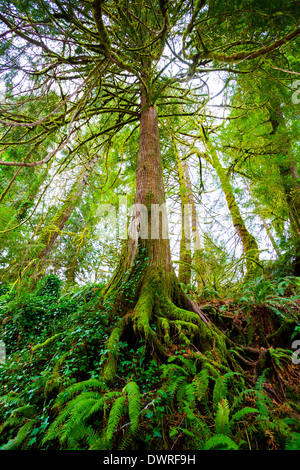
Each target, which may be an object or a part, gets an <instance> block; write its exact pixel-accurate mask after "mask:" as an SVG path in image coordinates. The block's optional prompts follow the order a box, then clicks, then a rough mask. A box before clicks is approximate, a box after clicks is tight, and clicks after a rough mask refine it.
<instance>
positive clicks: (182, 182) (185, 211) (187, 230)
mask: <svg viewBox="0 0 300 470" xmlns="http://www.w3.org/2000/svg"><path fill="white" fill-rule="evenodd" d="M172 140H173V147H174V150H175V155H176V162H177V172H178V180H179V194H180V209H181V235H180V250H179V270H178V280H179V282H180V283H183V284H190V283H191V274H192V270H191V263H192V251H191V223H190V216H191V214H190V204H189V202H190V201H189V197H188V190H187V185H186V179H185V172H184V168H183V165H182V162H181V158H180V155H179V152H178V149H177V146H176V142H175V139H174V138H173V139H172Z"/></svg>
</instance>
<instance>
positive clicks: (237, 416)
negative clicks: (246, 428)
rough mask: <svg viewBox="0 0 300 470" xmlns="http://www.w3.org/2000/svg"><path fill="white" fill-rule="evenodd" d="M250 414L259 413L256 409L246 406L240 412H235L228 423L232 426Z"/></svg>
mask: <svg viewBox="0 0 300 470" xmlns="http://www.w3.org/2000/svg"><path fill="white" fill-rule="evenodd" d="M250 413H259V410H258V409H257V408H251V407H249V406H246V407H245V408H242V409H241V410H239V411H237V412H236V413H235V414H234V415H233V416H232V418H231V420H230V422H231V424H233V423H234V422H235V421H240V420H241V419H242V418H244V416H246V415H248V414H250Z"/></svg>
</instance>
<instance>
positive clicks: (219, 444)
mask: <svg viewBox="0 0 300 470" xmlns="http://www.w3.org/2000/svg"><path fill="white" fill-rule="evenodd" d="M238 448H239V446H238V445H237V444H236V443H235V442H234V441H233V440H232V439H230V437H228V436H224V435H221V436H218V435H217V436H213V437H211V438H210V439H208V441H206V442H205V444H204V450H238Z"/></svg>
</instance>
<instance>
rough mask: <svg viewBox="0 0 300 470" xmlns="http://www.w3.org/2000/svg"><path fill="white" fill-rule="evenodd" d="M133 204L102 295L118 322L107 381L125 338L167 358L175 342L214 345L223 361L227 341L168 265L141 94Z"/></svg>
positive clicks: (158, 166) (151, 122)
mask: <svg viewBox="0 0 300 470" xmlns="http://www.w3.org/2000/svg"><path fill="white" fill-rule="evenodd" d="M135 204H136V206H135V209H134V213H133V221H132V224H131V231H130V236H129V238H128V240H127V242H126V243H125V244H124V246H123V250H122V253H121V259H120V263H119V267H118V268H117V270H116V272H115V274H114V276H113V278H112V280H111V281H110V283H109V284H108V286H107V289H106V290H105V292H104V300H105V301H106V302H111V305H112V309H111V316H112V319H113V318H115V317H116V316H117V317H118V318H119V321H118V322H117V325H116V327H115V328H114V329H113V331H112V333H111V336H110V338H109V340H108V341H107V344H106V349H107V350H108V354H107V356H105V358H104V359H105V360H104V365H103V371H102V377H103V378H104V379H105V380H112V379H113V378H114V376H115V374H116V369H117V360H118V351H119V343H120V340H121V338H123V337H125V338H126V341H127V342H131V345H132V347H134V346H135V343H136V342H137V341H138V340H139V339H140V338H144V339H145V340H146V344H147V345H150V348H151V350H152V351H153V354H155V355H158V357H160V356H162V355H166V354H169V353H168V348H172V347H173V346H172V343H173V345H174V342H175V341H176V340H177V341H179V342H181V344H185V345H187V344H189V345H191V342H192V341H195V343H196V344H197V349H200V350H207V349H210V348H213V346H214V344H215V345H216V348H217V349H218V350H219V351H222V353H221V355H222V356H223V358H224V357H225V354H226V353H225V350H226V347H225V338H224V337H223V336H222V334H220V333H218V334H217V332H216V331H215V329H214V326H213V325H211V324H210V323H209V322H208V320H207V319H206V318H205V316H204V314H203V313H202V312H201V310H200V309H199V308H198V307H197V306H196V305H195V304H194V303H193V302H192V301H191V300H190V299H189V298H188V297H187V296H186V294H185V293H184V292H183V291H182V289H181V287H180V284H179V282H178V279H177V278H176V276H175V273H174V270H173V267H172V263H171V251H170V242H169V238H168V235H167V230H166V229H167V227H164V228H165V230H163V228H162V225H163V224H159V219H160V217H158V209H159V208H162V209H163V208H164V204H165V192H164V184H163V170H162V160H161V153H160V142H159V130H158V119H157V111H156V108H155V107H153V106H151V104H149V103H147V100H146V96H145V94H142V98H141V118H140V144H139V154H138V163H137V169H136V197H135ZM162 219H166V214H164V215H163V217H162ZM166 222H167V221H166V220H165V224H166ZM159 225H160V227H159ZM171 337H172V339H173V341H171V340H170V338H171ZM175 338H176V340H175Z"/></svg>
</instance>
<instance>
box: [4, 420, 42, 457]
mask: <svg viewBox="0 0 300 470" xmlns="http://www.w3.org/2000/svg"><path fill="white" fill-rule="evenodd" d="M35 423H36V419H33V420H30V421H27V422H26V423H25V424H24V425H23V426H22V427H21V428H20V429H19V431H18V433H17V435H16V437H14V438H13V439H10V440H9V441H8V443H7V444H5V445H4V446H2V447H1V450H16V449H19V448H20V447H21V446H22V444H23V442H24V441H25V439H26V438H28V436H29V433H30V431H31V429H32V428H33V426H34V425H35Z"/></svg>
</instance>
